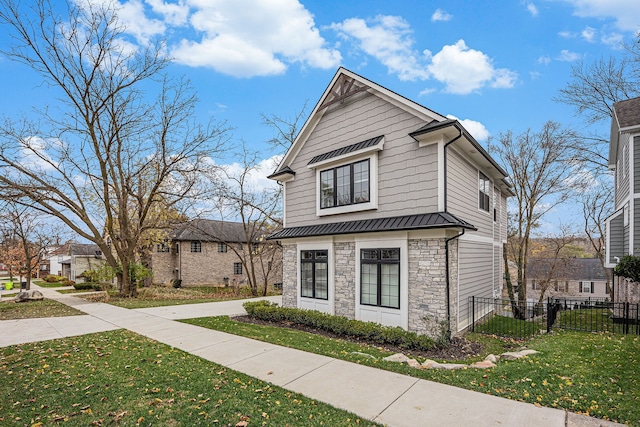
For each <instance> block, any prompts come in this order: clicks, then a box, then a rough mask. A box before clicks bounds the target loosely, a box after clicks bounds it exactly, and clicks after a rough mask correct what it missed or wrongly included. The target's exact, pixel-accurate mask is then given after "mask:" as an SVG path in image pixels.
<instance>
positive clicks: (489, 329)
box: [475, 315, 547, 339]
mask: <svg viewBox="0 0 640 427" xmlns="http://www.w3.org/2000/svg"><path fill="white" fill-rule="evenodd" d="M546 329H547V325H546V321H544V322H543V320H542V319H541V318H539V319H536V320H534V321H526V320H519V319H514V318H511V317H505V316H497V315H496V316H491V317H490V318H489V319H487V320H486V321H484V322H482V323H478V324H476V325H475V332H478V333H485V334H493V335H498V336H502V337H511V338H517V339H523V338H531V337H533V336H534V335H537V334H539V333H540V331H541V330H544V331H546Z"/></svg>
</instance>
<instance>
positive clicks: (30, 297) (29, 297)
mask: <svg viewBox="0 0 640 427" xmlns="http://www.w3.org/2000/svg"><path fill="white" fill-rule="evenodd" d="M42 299H44V295H42V292H40V291H36V290H30V291H22V292H20V293H19V294H18V295H16V296H15V298H14V299H13V300H14V301H15V302H26V301H40V300H42Z"/></svg>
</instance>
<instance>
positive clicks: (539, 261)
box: [527, 258, 611, 301]
mask: <svg viewBox="0 0 640 427" xmlns="http://www.w3.org/2000/svg"><path fill="white" fill-rule="evenodd" d="M553 262H554V260H553V259H549V258H531V259H529V265H527V288H528V289H527V297H529V299H534V300H535V301H538V299H539V298H540V292H541V289H542V287H543V286H544V282H545V281H547V280H549V284H548V286H547V290H546V292H545V294H544V296H545V298H546V297H557V298H563V297H567V298H580V299H583V298H594V299H605V298H609V299H610V298H611V295H610V293H609V291H610V287H609V286H610V284H609V281H608V280H607V275H606V273H605V271H604V269H603V268H602V264H600V260H599V259H598V258H564V259H559V260H558V261H557V263H556V266H555V268H554V267H553ZM552 268H553V269H554V272H553V273H551V274H549V270H550V269H552Z"/></svg>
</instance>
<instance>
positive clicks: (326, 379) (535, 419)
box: [0, 288, 617, 427]
mask: <svg viewBox="0 0 640 427" xmlns="http://www.w3.org/2000/svg"><path fill="white" fill-rule="evenodd" d="M41 291H42V292H43V293H44V294H45V295H46V296H47V297H49V298H52V299H56V300H58V301H60V302H62V303H65V304H68V305H70V306H73V307H75V308H76V309H78V310H81V311H83V312H85V313H86V314H88V316H83V317H82V322H78V321H77V319H78V316H74V317H72V318H62V319H69V320H70V322H73V323H75V324H78V325H85V327H86V328H87V329H91V328H93V330H87V331H86V333H90V332H96V330H97V329H100V328H110V329H113V328H125V329H128V330H130V331H133V332H136V333H138V334H141V335H144V336H147V337H149V338H152V339H154V340H157V341H159V342H162V343H165V344H168V345H171V346H173V347H176V348H178V349H181V350H184V351H186V352H189V353H192V354H195V355H197V356H200V357H202V358H204V359H206V360H209V361H212V362H215V363H217V364H220V365H223V366H226V367H228V368H231V369H234V370H237V371H239V372H243V373H245V374H248V375H251V376H253V377H256V378H260V379H262V380H265V381H269V382H271V383H273V384H276V385H279V386H281V387H284V388H286V389H288V390H292V391H295V392H299V393H302V394H304V395H306V396H308V397H310V398H312V399H316V400H319V401H323V402H326V403H329V404H331V405H333V406H336V407H338V408H342V409H346V410H348V411H351V412H353V413H355V414H357V415H359V416H361V417H363V418H367V419H369V420H372V421H376V422H379V423H382V424H386V425H388V426H398V427H403V426H411V427H415V426H469V427H482V426H511V425H517V426H532V427H540V426H557V427H561V426H594V427H595V426H614V425H617V424H614V423H610V422H606V421H602V420H598V419H594V418H589V417H586V416H582V415H576V414H572V413H565V412H564V411H562V410H558V409H552V408H544V407H536V406H534V405H531V404H527V403H522V402H516V401H513V400H508V399H504V398H500V397H495V396H489V395H485V394H482V393H477V392H473V391H469V390H464V389H461V388H456V387H452V386H448V385H444V384H439V383H435V382H431V381H426V380H422V379H416V378H413V377H409V376H405V375H400V374H396V373H393V372H388V371H383V370H380V369H375V368H371V367H367V366H362V365H358V364H355V363H350V362H345V361H342V360H337V359H332V358H330V357H325V356H319V355H316V354H313V353H307V352H303V351H300V350H295V349H290V348H286V347H281V346H277V345H273V344H268V343H263V342H261V341H256V340H252V339H248V338H244V337H239V336H235V335H230V334H227V333H224V332H218V331H213V330H210V329H205V328H201V327H198V326H194V325H188V324H184V323H180V322H176V321H174V320H171V319H176V318H184V317H197V316H198V315H203V316H213V315H218V314H221V313H224V314H241V313H243V312H244V309H242V302H243V301H228V302H224V303H206V304H190V305H185V306H174V307H159V308H154V309H138V310H128V309H124V308H120V307H116V306H112V305H109V304H103V303H91V302H87V301H85V300H82V299H80V298H76V297H73V296H68V295H61V294H58V293H57V292H55V291H53V290H50V289H46V288H42V289H41ZM271 299H272V300H277V298H271ZM199 306H200V307H199ZM42 320H43V319H36V322H32V323H27V321H11V322H16V323H15V324H11V325H9V324H6V322H9V321H4V322H0V328H2V329H0V330H5V328H6V327H15V328H19V329H22V331H23V335H25V336H28V337H29V338H37V337H40V336H41V334H39V333H38V329H37V328H38V327H40V326H39V325H42V324H41V323H38V321H42ZM44 320H47V321H51V320H52V319H44ZM22 322H25V323H22ZM58 323H64V320H60V321H54V322H53V324H56V325H57V327H54V329H56V330H57V331H58V332H60V333H62V332H63V331H61V329H62V327H61V326H59V325H58ZM53 324H52V325H53ZM91 325H93V326H91ZM32 328H36V329H35V330H34V329H32ZM104 330H109V329H104ZM69 332H79V331H78V330H77V329H74V330H73V331H71V330H70V331H69ZM34 333H35V335H34ZM3 335H4V334H3ZM76 335H77V333H76ZM55 338H58V337H55ZM49 339H50V338H49ZM22 342H24V341H22ZM2 345H9V344H4V337H2V338H0V346H2Z"/></svg>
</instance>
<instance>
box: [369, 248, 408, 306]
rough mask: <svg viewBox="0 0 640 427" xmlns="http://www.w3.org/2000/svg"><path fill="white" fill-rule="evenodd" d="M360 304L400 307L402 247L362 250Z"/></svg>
mask: <svg viewBox="0 0 640 427" xmlns="http://www.w3.org/2000/svg"><path fill="white" fill-rule="evenodd" d="M360 304H363V305H375V306H378V307H388V308H400V249H399V248H391V249H362V250H361V251H360Z"/></svg>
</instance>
